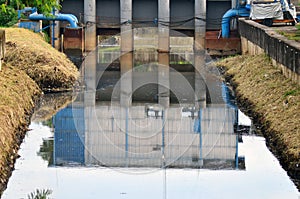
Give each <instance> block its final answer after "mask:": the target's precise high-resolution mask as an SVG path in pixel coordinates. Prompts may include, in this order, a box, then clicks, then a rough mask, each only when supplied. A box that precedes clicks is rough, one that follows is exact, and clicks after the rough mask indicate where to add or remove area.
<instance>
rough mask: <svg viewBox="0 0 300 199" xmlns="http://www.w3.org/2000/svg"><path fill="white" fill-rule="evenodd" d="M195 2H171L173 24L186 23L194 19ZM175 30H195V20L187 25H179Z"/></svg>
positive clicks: (174, 0) (186, 0)
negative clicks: (185, 21)
mask: <svg viewBox="0 0 300 199" xmlns="http://www.w3.org/2000/svg"><path fill="white" fill-rule="evenodd" d="M194 5H195V1H194V0H170V8H171V10H170V15H171V22H178V21H184V20H187V19H192V18H193V17H194ZM179 24H180V25H178V26H177V25H176V26H174V27H173V29H194V20H191V21H189V22H187V23H183V24H181V23H179Z"/></svg>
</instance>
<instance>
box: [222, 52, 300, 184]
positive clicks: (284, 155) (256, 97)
mask: <svg viewBox="0 0 300 199" xmlns="http://www.w3.org/2000/svg"><path fill="white" fill-rule="evenodd" d="M217 65H218V66H219V67H225V71H226V72H225V77H226V79H227V81H230V82H231V84H232V85H233V87H234V89H235V92H236V96H237V99H238V102H239V105H240V107H242V109H243V110H244V111H245V112H246V113H247V114H248V115H249V116H250V117H251V118H253V120H254V122H256V123H257V127H258V128H259V129H261V132H262V134H263V135H264V136H265V137H266V140H267V144H268V146H269V148H270V149H271V151H272V152H273V153H274V154H275V155H276V156H277V157H278V158H279V160H280V163H281V165H282V166H283V168H284V169H285V170H287V171H288V174H289V176H290V177H291V178H292V179H293V180H294V182H295V184H296V185H297V187H298V189H300V86H298V85H296V84H294V83H292V82H291V81H290V80H289V79H287V78H285V77H284V76H283V75H282V73H281V72H280V70H279V69H276V68H274V67H273V66H272V64H271V61H270V59H269V58H268V57H267V56H266V55H256V56H236V57H231V58H226V59H224V60H222V61H220V62H218V63H217ZM258 155H259V154H258Z"/></svg>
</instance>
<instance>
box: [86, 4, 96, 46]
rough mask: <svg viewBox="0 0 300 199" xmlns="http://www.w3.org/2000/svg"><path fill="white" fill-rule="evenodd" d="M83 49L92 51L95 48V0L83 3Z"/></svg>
mask: <svg viewBox="0 0 300 199" xmlns="http://www.w3.org/2000/svg"><path fill="white" fill-rule="evenodd" d="M84 23H85V25H86V29H85V49H86V51H92V50H94V49H95V47H96V28H97V26H96V0H85V1H84Z"/></svg>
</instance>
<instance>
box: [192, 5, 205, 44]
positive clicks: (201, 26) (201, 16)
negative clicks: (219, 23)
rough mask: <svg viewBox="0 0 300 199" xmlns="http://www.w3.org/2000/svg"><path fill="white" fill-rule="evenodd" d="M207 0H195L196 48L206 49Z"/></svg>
mask: <svg viewBox="0 0 300 199" xmlns="http://www.w3.org/2000/svg"><path fill="white" fill-rule="evenodd" d="M205 32H206V0H195V42H194V48H195V49H196V50H201V49H203V48H204V49H205Z"/></svg>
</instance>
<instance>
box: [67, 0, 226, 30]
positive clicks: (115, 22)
mask: <svg viewBox="0 0 300 199" xmlns="http://www.w3.org/2000/svg"><path fill="white" fill-rule="evenodd" d="M194 4H195V0H170V16H171V19H170V20H171V22H176V21H183V20H187V19H191V18H193V17H194ZM61 5H62V10H61V12H62V13H70V14H74V15H75V16H76V17H77V18H78V19H79V20H80V19H82V21H83V18H81V17H83V13H84V0H79V1H73V0H64V1H62V3H61ZM96 5H97V27H98V28H119V22H120V0H97V2H96ZM132 7H133V13H132V14H133V22H134V21H148V23H146V25H148V26H154V25H155V24H154V22H153V21H154V19H155V18H157V17H158V0H133V5H132ZM230 8H231V1H230V0H223V1H210V0H208V1H207V17H206V18H207V23H206V24H207V25H206V29H209V30H219V29H221V20H222V16H223V15H224V13H225V12H226V11H227V10H229V9H230ZM80 14H82V15H81V17H80ZM146 25H145V24H140V23H139V24H137V23H136V24H134V27H141V26H146ZM177 25H178V24H177ZM172 29H194V20H191V21H189V22H187V23H183V24H180V25H179V26H174V27H172Z"/></svg>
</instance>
